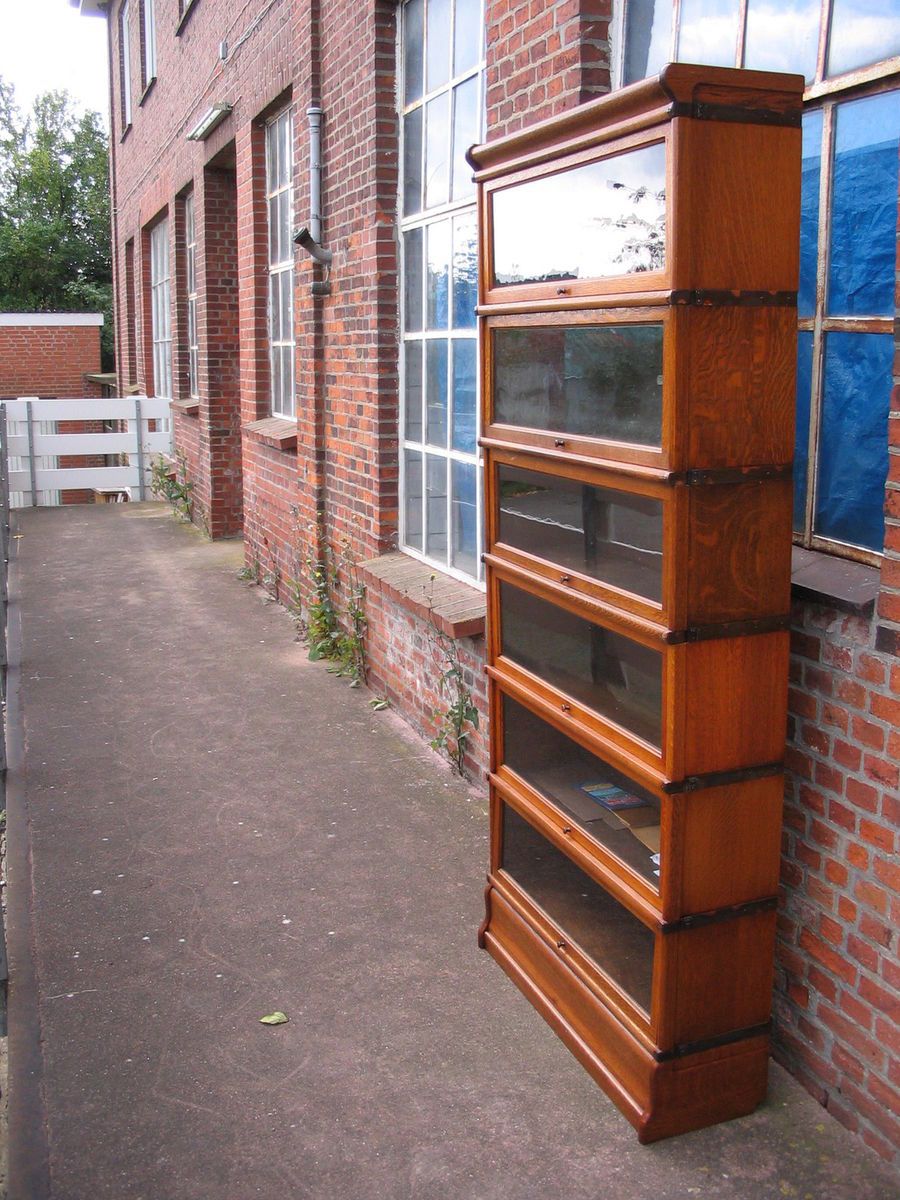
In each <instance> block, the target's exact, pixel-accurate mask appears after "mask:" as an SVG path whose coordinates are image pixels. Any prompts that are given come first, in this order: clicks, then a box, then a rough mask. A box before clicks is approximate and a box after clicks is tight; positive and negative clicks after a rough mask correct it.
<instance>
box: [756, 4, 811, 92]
mask: <svg viewBox="0 0 900 1200" xmlns="http://www.w3.org/2000/svg"><path fill="white" fill-rule="evenodd" d="M821 10H822V5H821V3H820V0H750V2H749V4H748V6H747V38H746V42H745V45H744V66H745V67H751V68H752V69H753V70H754V71H788V72H791V73H796V74H798V75H803V76H804V77H805V79H806V81H807V83H811V82H812V80H813V79H814V77H815V74H816V56H817V54H818V50H819V17H820V15H821Z"/></svg>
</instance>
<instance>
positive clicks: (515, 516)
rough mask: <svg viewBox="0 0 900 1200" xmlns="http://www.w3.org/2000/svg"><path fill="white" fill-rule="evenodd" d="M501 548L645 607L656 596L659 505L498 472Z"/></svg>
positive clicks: (535, 475) (507, 469)
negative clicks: (627, 595)
mask: <svg viewBox="0 0 900 1200" xmlns="http://www.w3.org/2000/svg"><path fill="white" fill-rule="evenodd" d="M497 495H498V503H499V508H500V513H499V518H500V519H499V539H498V540H499V541H501V542H503V543H504V544H505V545H507V546H511V547H512V548H513V549H516V550H521V551H523V552H524V553H526V554H533V555H535V556H536V557H537V558H542V559H544V560H545V561H546V562H549V563H552V564H554V565H555V566H560V567H568V568H570V569H571V570H573V571H578V572H580V573H581V574H584V575H590V576H591V577H592V578H594V579H598V580H600V581H601V582H603V583H607V584H609V585H610V586H612V587H617V588H622V589H623V590H625V591H628V592H633V593H635V594H636V595H639V596H644V597H646V598H647V599H648V600H655V601H657V602H658V601H659V600H660V598H661V594H662V502H661V501H659V500H653V499H650V498H649V497H647V496H634V495H629V494H628V493H627V492H615V491H612V490H610V489H608V488H600V487H593V486H592V485H591V484H587V483H581V482H580V481H578V480H575V479H564V478H562V477H561V476H556V475H546V474H544V472H542V471H540V472H539V471H525V470H522V469H521V468H520V467H512V466H507V465H506V464H505V463H501V464H499V465H498V467H497Z"/></svg>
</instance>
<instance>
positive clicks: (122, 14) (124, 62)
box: [119, 0, 131, 129]
mask: <svg viewBox="0 0 900 1200" xmlns="http://www.w3.org/2000/svg"><path fill="white" fill-rule="evenodd" d="M129 11H130V6H129V0H124V2H123V4H122V7H121V8H120V9H119V53H120V59H119V61H120V63H121V67H122V126H123V128H125V129H127V128H128V126H129V125H130V124H131V55H130V51H131V43H130V41H129V38H128V15H129Z"/></svg>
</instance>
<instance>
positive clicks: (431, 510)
mask: <svg viewBox="0 0 900 1200" xmlns="http://www.w3.org/2000/svg"><path fill="white" fill-rule="evenodd" d="M425 487H426V498H425V509H426V521H427V527H426V531H425V539H426V545H425V553H426V554H429V555H431V556H432V557H433V558H443V559H446V557H447V460H446V458H437V457H436V456H434V455H432V454H428V455H426V468H425Z"/></svg>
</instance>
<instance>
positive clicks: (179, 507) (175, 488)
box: [150, 454, 194, 521]
mask: <svg viewBox="0 0 900 1200" xmlns="http://www.w3.org/2000/svg"><path fill="white" fill-rule="evenodd" d="M150 490H151V491H152V492H153V495H154V496H159V498H160V500H166V501H168V503H169V504H171V505H172V511H173V512H174V514H175V516H176V517H178V518H179V519H180V520H182V521H190V519H191V514H192V512H193V506H194V501H193V496H192V493H193V491H194V485H193V484H192V483H191V481H190V480H189V479H188V474H187V459H186V458H185V457H184V455H183V454H179V456H178V466H177V468H176V472H175V476H174V478H173V476H172V466H171V463H170V462H169V461H168V459H166V458H164V457H163V455H161V454H159V455H157V456H156V458H154V460H153V462H152V463H151V465H150Z"/></svg>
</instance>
